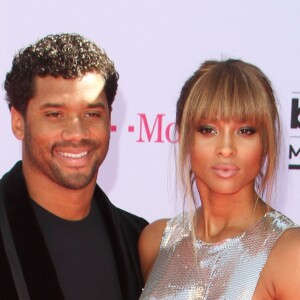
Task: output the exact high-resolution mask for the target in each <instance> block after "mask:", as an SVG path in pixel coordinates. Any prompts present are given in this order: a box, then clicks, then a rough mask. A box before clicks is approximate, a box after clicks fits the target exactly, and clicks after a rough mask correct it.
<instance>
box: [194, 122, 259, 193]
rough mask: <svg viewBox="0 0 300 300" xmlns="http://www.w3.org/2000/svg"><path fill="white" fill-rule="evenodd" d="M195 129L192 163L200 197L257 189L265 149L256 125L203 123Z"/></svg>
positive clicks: (249, 123) (248, 123) (246, 123)
mask: <svg viewBox="0 0 300 300" xmlns="http://www.w3.org/2000/svg"><path fill="white" fill-rule="evenodd" d="M193 130H194V133H193V142H192V145H191V148H190V149H191V150H190V160H191V168H192V171H193V173H194V175H195V180H196V184H197V187H198V190H199V191H200V195H203V194H204V193H205V194H206V195H212V194H219V195H221V194H224V195H229V194H236V193H239V192H241V191H243V190H245V189H251V190H254V182H255V178H256V176H257V175H258V173H259V171H260V169H261V163H262V152H263V148H262V141H261V134H260V131H259V128H257V127H256V126H255V124H254V123H253V122H244V123H240V122H237V121H233V120H232V121H230V122H225V121H222V120H218V121H213V122H211V121H203V122H201V123H200V124H199V125H198V126H197V127H196V128H195V129H193Z"/></svg>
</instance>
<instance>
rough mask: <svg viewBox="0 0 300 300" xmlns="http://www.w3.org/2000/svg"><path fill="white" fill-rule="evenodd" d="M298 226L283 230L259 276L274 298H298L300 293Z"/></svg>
mask: <svg viewBox="0 0 300 300" xmlns="http://www.w3.org/2000/svg"><path fill="white" fill-rule="evenodd" d="M299 282H300V228H299V227H290V228H287V229H286V230H284V232H283V233H282V234H281V236H280V237H279V238H278V240H277V242H276V243H275V245H274V247H273V249H272V250H271V253H270V255H269V258H268V260H267V263H266V265H265V267H264V269H263V271H262V274H261V276H260V286H259V287H260V288H261V287H265V289H266V290H268V293H269V294H270V295H272V297H273V298H274V299H298V298H297V297H299V295H300V285H299Z"/></svg>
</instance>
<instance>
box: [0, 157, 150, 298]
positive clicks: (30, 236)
mask: <svg viewBox="0 0 300 300" xmlns="http://www.w3.org/2000/svg"><path fill="white" fill-rule="evenodd" d="M1 186H2V192H3V196H4V203H5V206H6V211H7V216H8V220H9V224H10V226H11V231H12V236H13V240H14V243H15V246H16V250H17V254H18V257H19V259H20V263H21V267H22V270H23V274H24V277H25V281H26V284H27V288H28V291H29V295H30V298H31V299H32V300H47V299H51V300H60V299H64V297H63V294H62V291H61V288H60V286H59V283H58V279H57V276H56V271H55V269H54V266H53V263H52V261H51V258H50V255H49V252H48V249H47V246H46V243H45V240H44V237H43V235H42V232H41V229H40V227H39V224H38V221H37V219H36V216H35V214H34V211H33V208H32V206H31V204H30V201H32V200H31V199H30V197H29V195H28V191H27V188H26V184H25V179H24V176H23V171H22V163H21V162H18V163H17V164H16V165H15V166H14V167H13V169H12V170H11V171H9V172H8V173H7V174H5V175H4V176H3V177H2V179H1ZM94 198H95V200H96V203H97V206H98V208H99V211H100V213H101V214H102V215H103V218H104V220H105V224H106V229H107V232H108V235H109V237H110V240H111V244H112V248H113V254H114V257H115V260H116V265H117V266H118V270H117V271H118V276H119V284H120V286H121V293H122V296H123V299H126V300H131V299H132V300H136V299H138V297H139V295H140V293H141V290H142V287H143V280H142V276H141V272H140V268H139V260H138V251H137V241H138V237H139V234H140V232H141V230H142V229H143V228H144V227H145V226H146V225H147V222H146V221H145V220H144V219H142V218H139V217H137V216H134V215H132V214H130V213H128V212H125V211H123V210H121V209H119V208H117V207H115V206H114V205H113V204H112V203H111V202H110V201H109V199H108V198H107V196H106V195H105V194H104V192H103V191H102V190H101V189H100V188H99V186H96V188H95V192H94ZM0 299H9V300H13V299H18V296H17V293H16V289H15V285H14V282H13V279H12V275H11V271H10V267H9V264H8V260H7V255H6V253H5V250H4V246H3V240H2V236H1V238H0ZM99 299H101V295H99Z"/></svg>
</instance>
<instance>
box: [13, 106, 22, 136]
mask: <svg viewBox="0 0 300 300" xmlns="http://www.w3.org/2000/svg"><path fill="white" fill-rule="evenodd" d="M10 113H11V129H12V132H13V134H14V136H15V137H16V138H17V139H18V140H23V139H24V131H25V129H24V128H25V120H24V117H23V115H22V114H21V113H20V112H18V111H17V110H16V109H15V108H14V107H12V108H11V110H10Z"/></svg>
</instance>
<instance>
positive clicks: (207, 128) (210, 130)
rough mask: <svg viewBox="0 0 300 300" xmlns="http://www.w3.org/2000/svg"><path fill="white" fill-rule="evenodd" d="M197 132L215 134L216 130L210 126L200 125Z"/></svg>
mask: <svg viewBox="0 0 300 300" xmlns="http://www.w3.org/2000/svg"><path fill="white" fill-rule="evenodd" d="M198 132H200V133H201V134H204V135H215V134H217V131H216V130H215V129H214V128H213V127H211V126H200V127H199V128H198Z"/></svg>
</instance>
